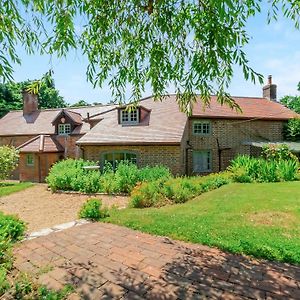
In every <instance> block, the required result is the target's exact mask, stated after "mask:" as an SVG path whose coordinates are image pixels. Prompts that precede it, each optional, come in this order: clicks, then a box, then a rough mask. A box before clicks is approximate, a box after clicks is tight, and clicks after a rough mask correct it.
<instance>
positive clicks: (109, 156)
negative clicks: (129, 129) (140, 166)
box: [103, 152, 137, 169]
mask: <svg viewBox="0 0 300 300" xmlns="http://www.w3.org/2000/svg"><path fill="white" fill-rule="evenodd" d="M136 157H137V155H136V154H135V153H128V152H110V153H105V154H104V155H103V163H104V164H105V162H109V163H110V164H111V165H112V167H113V168H114V169H115V168H116V167H117V165H118V163H119V162H121V161H124V160H126V161H129V162H131V163H135V164H136Z"/></svg>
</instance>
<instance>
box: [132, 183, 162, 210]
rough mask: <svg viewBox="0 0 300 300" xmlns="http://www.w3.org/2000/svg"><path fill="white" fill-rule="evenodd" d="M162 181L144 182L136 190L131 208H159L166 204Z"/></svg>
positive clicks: (133, 193) (133, 192)
mask: <svg viewBox="0 0 300 300" xmlns="http://www.w3.org/2000/svg"><path fill="white" fill-rule="evenodd" d="M162 189H163V185H162V182H161V181H150V182H144V183H142V184H140V185H138V186H136V187H135V188H134V190H133V191H132V193H131V199H130V204H129V206H131V207H135V208H146V207H151V206H154V207H159V206H162V205H163V204H165V203H166V199H165V196H164V194H163V193H162Z"/></svg>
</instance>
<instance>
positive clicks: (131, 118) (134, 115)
mask: <svg viewBox="0 0 300 300" xmlns="http://www.w3.org/2000/svg"><path fill="white" fill-rule="evenodd" d="M125 116H126V118H125ZM138 122H139V109H138V108H137V109H133V110H131V111H129V110H126V109H122V110H121V124H137V123H138Z"/></svg>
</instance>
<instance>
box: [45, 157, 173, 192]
mask: <svg viewBox="0 0 300 300" xmlns="http://www.w3.org/2000/svg"><path fill="white" fill-rule="evenodd" d="M94 164H95V163H94V162H89V161H84V160H82V159H78V160H74V159H66V160H63V161H60V162H58V163H56V164H55V165H54V166H53V167H52V168H51V170H50V172H49V175H48V177H47V178H46V182H47V183H48V185H49V187H50V189H51V190H52V191H53V192H55V191H57V190H63V191H79V192H83V193H98V192H102V193H108V194H116V193H130V192H131V191H132V189H133V188H134V187H135V186H136V185H137V184H138V183H139V182H149V181H155V180H158V179H159V180H161V181H166V180H167V179H169V178H171V176H172V175H171V173H170V170H169V169H168V168H166V167H163V166H157V167H146V168H142V169H138V167H137V166H136V165H135V164H132V163H130V162H128V161H122V162H120V163H119V164H118V165H117V168H116V170H113V169H112V166H111V165H110V164H109V163H108V164H106V165H105V166H104V168H103V170H102V172H99V171H96V170H85V169H84V168H83V167H84V166H90V165H94Z"/></svg>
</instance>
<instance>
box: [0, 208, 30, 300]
mask: <svg viewBox="0 0 300 300" xmlns="http://www.w3.org/2000/svg"><path fill="white" fill-rule="evenodd" d="M24 231H25V225H24V223H23V222H22V221H20V220H19V219H18V218H16V217H14V216H10V215H4V214H3V213H2V212H0V297H1V295H2V294H3V293H4V292H5V291H6V290H7V289H9V288H10V283H9V280H8V279H7V274H8V271H9V270H10V269H11V268H12V253H11V248H12V245H13V244H14V243H15V242H16V241H18V240H20V239H21V238H22V237H23V235H24Z"/></svg>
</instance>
